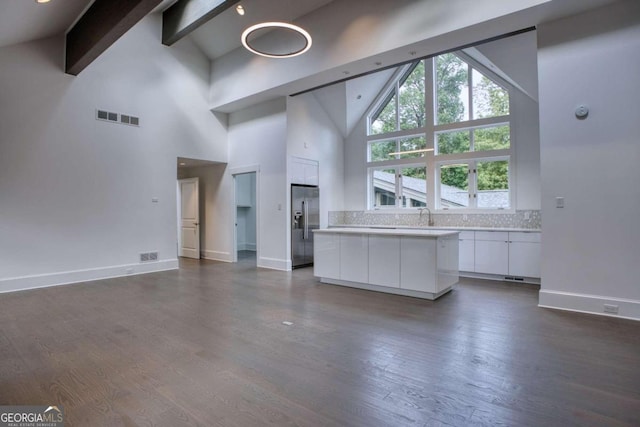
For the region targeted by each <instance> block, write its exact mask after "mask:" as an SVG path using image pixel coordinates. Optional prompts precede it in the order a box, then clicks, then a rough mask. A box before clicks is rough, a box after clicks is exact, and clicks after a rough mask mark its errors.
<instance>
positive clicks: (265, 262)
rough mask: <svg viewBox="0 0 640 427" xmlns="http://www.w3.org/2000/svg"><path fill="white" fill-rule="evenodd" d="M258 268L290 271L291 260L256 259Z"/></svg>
mask: <svg viewBox="0 0 640 427" xmlns="http://www.w3.org/2000/svg"><path fill="white" fill-rule="evenodd" d="M258 267H262V268H270V269H272V270H281V271H291V260H288V259H276V258H265V257H260V258H259V259H258Z"/></svg>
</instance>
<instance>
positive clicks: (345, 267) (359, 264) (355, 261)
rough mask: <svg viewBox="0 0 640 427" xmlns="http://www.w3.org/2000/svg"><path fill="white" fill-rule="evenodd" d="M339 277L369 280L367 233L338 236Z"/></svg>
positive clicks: (356, 280) (352, 280)
mask: <svg viewBox="0 0 640 427" xmlns="http://www.w3.org/2000/svg"><path fill="white" fill-rule="evenodd" d="M314 263H315V262H314ZM340 279H341V280H347V281H349V282H362V283H367V282H368V281H369V236H368V235H367V234H343V235H341V236H340Z"/></svg>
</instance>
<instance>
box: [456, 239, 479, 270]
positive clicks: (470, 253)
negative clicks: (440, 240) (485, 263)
mask: <svg viewBox="0 0 640 427" xmlns="http://www.w3.org/2000/svg"><path fill="white" fill-rule="evenodd" d="M475 242H476V238H475V232H474V231H461V232H460V236H459V237H458V244H459V248H460V257H459V261H460V262H459V264H458V269H459V270H460V271H474V270H475V268H476V266H475V262H476V261H475V260H476V255H475V251H476V248H475Z"/></svg>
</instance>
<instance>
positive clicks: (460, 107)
mask: <svg viewBox="0 0 640 427" xmlns="http://www.w3.org/2000/svg"><path fill="white" fill-rule="evenodd" d="M435 67H436V72H435V74H436V96H437V105H438V112H437V121H436V123H437V124H447V123H458V122H462V121H467V120H469V65H468V64H467V63H466V62H464V61H462V60H461V59H460V58H458V57H457V56H455V55H454V54H452V53H447V54H444V55H440V56H438V57H437V58H436V60H435Z"/></svg>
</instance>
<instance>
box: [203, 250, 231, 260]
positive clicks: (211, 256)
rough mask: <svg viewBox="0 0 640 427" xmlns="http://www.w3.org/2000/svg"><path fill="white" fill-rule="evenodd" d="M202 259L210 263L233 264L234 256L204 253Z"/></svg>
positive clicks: (211, 252)
mask: <svg viewBox="0 0 640 427" xmlns="http://www.w3.org/2000/svg"><path fill="white" fill-rule="evenodd" d="M200 257H202V258H204V259H208V260H210V261H222V262H233V256H232V255H231V253H230V252H219V251H202V252H200Z"/></svg>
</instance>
